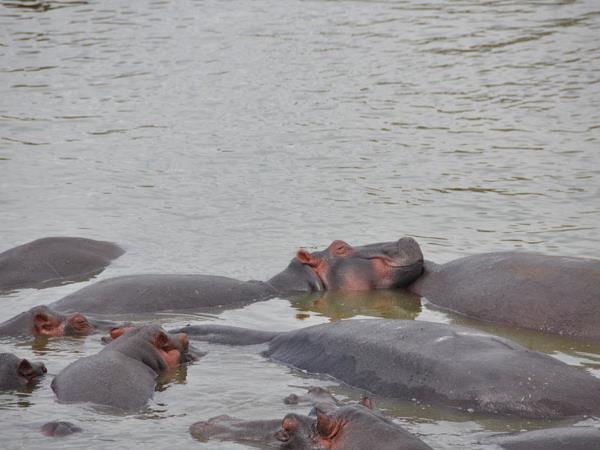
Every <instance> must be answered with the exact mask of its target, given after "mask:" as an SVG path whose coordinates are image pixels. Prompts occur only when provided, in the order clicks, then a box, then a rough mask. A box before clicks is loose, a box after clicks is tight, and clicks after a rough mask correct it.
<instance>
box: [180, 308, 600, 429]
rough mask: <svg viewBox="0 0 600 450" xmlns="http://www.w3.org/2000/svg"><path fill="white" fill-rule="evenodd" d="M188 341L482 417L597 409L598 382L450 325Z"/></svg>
mask: <svg viewBox="0 0 600 450" xmlns="http://www.w3.org/2000/svg"><path fill="white" fill-rule="evenodd" d="M174 332H185V333H187V334H188V335H189V337H190V338H191V339H198V340H202V341H207V342H214V343H226V344H240V345H244V344H246V343H252V344H256V343H258V341H260V340H261V339H262V340H264V342H265V343H267V344H268V349H267V350H265V351H263V355H264V356H266V357H269V358H271V359H273V360H275V361H278V362H281V363H284V364H287V365H289V366H292V367H296V368H298V369H301V370H303V371H307V372H310V373H321V374H327V375H330V376H333V377H335V378H337V379H338V380H340V381H343V382H345V383H347V384H349V385H351V386H355V387H358V388H361V389H365V390H367V391H370V392H372V393H375V394H379V395H382V396H387V397H391V398H397V399H401V400H416V401H419V402H424V403H429V404H436V405H442V406H444V405H445V406H449V407H456V408H460V409H463V410H467V411H470V412H478V413H484V414H502V415H515V416H520V417H525V418H544V419H546V418H547V419H550V418H561V417H569V416H579V415H584V414H598V413H600V379H597V378H594V377H593V376H591V375H590V374H588V373H587V372H585V371H583V370H579V369H577V368H574V367H570V366H568V365H567V364H565V363H563V362H561V361H558V360H557V359H555V358H552V357H550V356H548V355H544V354H541V353H538V352H534V351H531V350H528V349H526V348H525V347H523V346H521V345H519V344H517V343H515V342H513V341H511V340H509V339H505V338H500V337H497V336H494V335H491V334H488V333H484V332H480V331H476V330H473V329H469V328H465V327H459V326H455V325H447V324H439V323H430V322H421V321H405V320H384V319H362V320H345V321H340V322H336V323H332V324H321V325H315V326H312V327H307V328H301V329H298V330H294V331H288V332H282V333H277V332H273V333H270V336H268V333H267V332H265V331H258V332H256V331H253V330H245V329H243V328H235V327H227V326H213V325H192V326H186V327H183V328H181V329H178V330H175V331H174Z"/></svg>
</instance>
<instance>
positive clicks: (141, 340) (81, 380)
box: [51, 325, 189, 410]
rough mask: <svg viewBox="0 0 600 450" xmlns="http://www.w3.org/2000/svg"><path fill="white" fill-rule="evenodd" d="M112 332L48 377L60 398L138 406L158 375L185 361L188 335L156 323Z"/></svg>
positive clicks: (141, 403)
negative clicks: (176, 333)
mask: <svg viewBox="0 0 600 450" xmlns="http://www.w3.org/2000/svg"><path fill="white" fill-rule="evenodd" d="M113 338H114V340H113V341H112V342H110V343H109V344H108V345H106V347H104V348H103V349H102V350H101V351H100V352H99V353H97V354H95V355H92V356H87V357H85V358H81V359H79V360H77V361H75V362H73V363H71V364H70V365H68V366H67V367H66V368H64V369H63V370H62V371H61V372H60V373H59V374H58V375H57V376H56V377H55V378H54V379H53V380H52V385H51V386H52V389H53V390H54V393H55V394H56V397H57V399H58V401H60V402H65V403H73V402H91V403H94V404H96V405H104V406H109V407H112V408H117V409H121V410H137V409H140V408H142V407H143V406H144V405H145V404H146V402H147V401H148V400H149V399H150V398H151V397H152V394H153V393H154V388H155V385H156V379H157V377H158V376H159V375H161V374H162V373H165V372H166V371H167V370H168V369H170V368H175V367H177V366H179V364H180V363H182V362H187V361H189V358H188V356H189V355H188V341H187V337H186V336H185V335H183V334H182V335H179V336H174V335H170V334H167V333H166V332H165V331H164V330H163V329H162V328H161V327H159V326H156V325H144V326H138V327H132V328H128V329H126V330H125V331H124V333H122V334H121V335H118V334H113Z"/></svg>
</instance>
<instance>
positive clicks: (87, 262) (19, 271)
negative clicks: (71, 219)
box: [0, 237, 125, 291]
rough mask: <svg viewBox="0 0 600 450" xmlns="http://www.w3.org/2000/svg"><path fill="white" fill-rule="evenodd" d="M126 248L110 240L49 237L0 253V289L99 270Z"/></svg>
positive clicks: (81, 276)
mask: <svg viewBox="0 0 600 450" xmlns="http://www.w3.org/2000/svg"><path fill="white" fill-rule="evenodd" d="M123 253H125V251H124V250H123V249H122V248H120V247H118V246H117V245H115V244H113V243H111V242H104V241H95V240H92V239H84V238H76V237H48V238H43V239H38V240H35V241H32V242H29V243H27V244H23V245H20V246H18V247H15V248H12V249H10V250H7V251H5V252H4V253H0V291H5V290H12V289H21V288H43V287H49V286H53V285H57V284H63V283H67V282H73V281H81V280H84V279H87V278H90V277H91V276H93V275H96V274H98V273H100V272H101V271H102V270H103V269H104V268H105V267H106V266H107V265H108V264H110V262H111V261H112V260H113V259H116V258H118V257H119V256H121V255H122V254H123Z"/></svg>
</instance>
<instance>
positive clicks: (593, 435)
mask: <svg viewBox="0 0 600 450" xmlns="http://www.w3.org/2000/svg"><path fill="white" fill-rule="evenodd" d="M490 443H494V444H496V445H498V446H500V447H501V448H503V449H506V450H598V449H600V429H598V428H591V427H580V426H577V427H562V428H551V429H548V430H535V431H527V432H525V433H517V434H511V435H509V436H500V437H497V438H494V439H493V440H492V442H490Z"/></svg>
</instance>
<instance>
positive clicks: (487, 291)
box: [409, 252, 600, 341]
mask: <svg viewBox="0 0 600 450" xmlns="http://www.w3.org/2000/svg"><path fill="white" fill-rule="evenodd" d="M409 289H410V290H411V291H413V292H415V293H417V294H419V295H421V296H423V297H425V298H427V300H429V301H430V302H432V303H433V304H435V305H437V306H440V307H442V308H445V309H449V310H452V311H455V312H458V313H460V314H463V315H465V316H467V317H472V318H476V319H480V320H485V321H490V322H496V323H503V324H507V325H516V326H519V327H524V328H530V329H534V330H538V331H544V332H549V333H556V334H561V335H567V336H573V337H580V338H587V339H592V340H596V341H598V340H600V327H599V326H598V324H599V323H600V260H596V259H585V258H572V257H559V256H547V255H542V254H537V253H520V252H505V253H487V254H482V255H474V256H467V257H465V258H461V259H457V260H455V261H451V262H449V263H447V264H443V265H440V266H436V265H433V264H427V266H426V272H425V274H424V275H423V276H421V278H419V279H418V280H417V281H416V282H415V283H413V284H412V285H411V286H410V288H409Z"/></svg>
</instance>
